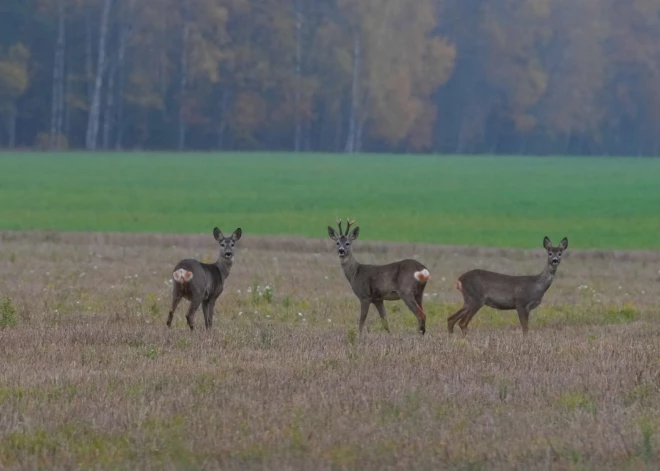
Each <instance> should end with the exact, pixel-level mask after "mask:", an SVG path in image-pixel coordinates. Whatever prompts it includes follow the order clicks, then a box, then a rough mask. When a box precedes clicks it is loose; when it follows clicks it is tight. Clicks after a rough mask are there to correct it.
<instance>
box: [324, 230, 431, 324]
mask: <svg viewBox="0 0 660 471" xmlns="http://www.w3.org/2000/svg"><path fill="white" fill-rule="evenodd" d="M354 222H355V219H353V220H352V221H348V219H347V224H348V227H346V232H345V233H343V234H342V228H341V219H340V220H338V221H337V225H338V226H339V234H337V232H336V231H335V230H334V229H333V228H332V227H330V226H328V235H329V236H330V238H331V239H332V240H334V241H336V242H337V253H338V254H339V261H340V262H341V267H342V268H343V269H344V275H346V278H347V279H348V282H349V283H350V284H351V288H353V292H354V293H355V295H356V296H357V297H358V299H359V300H360V309H361V311H360V333H362V328H363V327H364V322H365V321H366V320H367V313H368V312H369V306H370V305H371V304H373V305H374V306H376V309H377V310H378V314H379V315H380V318H381V321H382V323H383V328H384V329H385V330H386V331H387V332H389V331H390V328H389V325H388V323H387V319H386V316H387V311H385V305H384V304H383V301H396V300H398V299H401V300H403V302H404V303H405V304H406V306H407V307H408V309H410V310H411V311H412V312H413V314H415V317H417V324H418V326H419V332H420V333H421V334H422V335H423V334H424V333H425V332H426V313H425V312H424V308H423V307H422V296H423V294H424V288H425V287H426V282H427V281H428V280H429V278H430V277H431V276H430V274H429V271H428V270H427V269H426V267H425V266H424V265H422V264H421V263H419V262H418V261H417V260H411V259H406V260H400V261H398V262H394V263H389V264H387V265H363V264H361V263H358V262H357V260H355V258H354V257H353V251H352V250H351V242H353V241H354V240H355V239H357V238H358V234H359V233H360V228H359V227H356V228H355V229H353V231H352V232H351V233H350V234H349V232H348V231H349V230H350V228H351V225H352V224H353V223H354Z"/></svg>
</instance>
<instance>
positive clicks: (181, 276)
mask: <svg viewBox="0 0 660 471" xmlns="http://www.w3.org/2000/svg"><path fill="white" fill-rule="evenodd" d="M192 277H193V273H192V272H191V271H188V270H184V269H183V268H179V269H178V270H176V271H174V273H172V278H174V281H176V282H177V283H181V284H183V283H187V282H188V281H190V280H192Z"/></svg>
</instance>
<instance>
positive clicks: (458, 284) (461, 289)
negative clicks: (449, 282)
mask: <svg viewBox="0 0 660 471" xmlns="http://www.w3.org/2000/svg"><path fill="white" fill-rule="evenodd" d="M456 289H457V290H459V291H461V292H463V283H461V280H456Z"/></svg>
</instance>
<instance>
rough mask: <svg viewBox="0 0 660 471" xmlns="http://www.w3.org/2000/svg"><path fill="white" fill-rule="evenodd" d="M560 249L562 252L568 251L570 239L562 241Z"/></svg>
mask: <svg viewBox="0 0 660 471" xmlns="http://www.w3.org/2000/svg"><path fill="white" fill-rule="evenodd" d="M559 247H561V249H562V250H566V249H567V248H568V239H567V238H566V237H564V238H563V239H562V240H561V242H560V243H559Z"/></svg>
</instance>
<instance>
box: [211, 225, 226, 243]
mask: <svg viewBox="0 0 660 471" xmlns="http://www.w3.org/2000/svg"><path fill="white" fill-rule="evenodd" d="M213 237H215V240H217V241H220V239H224V238H225V236H223V235H222V231H221V230H220V229H218V228H217V227H214V228H213Z"/></svg>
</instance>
